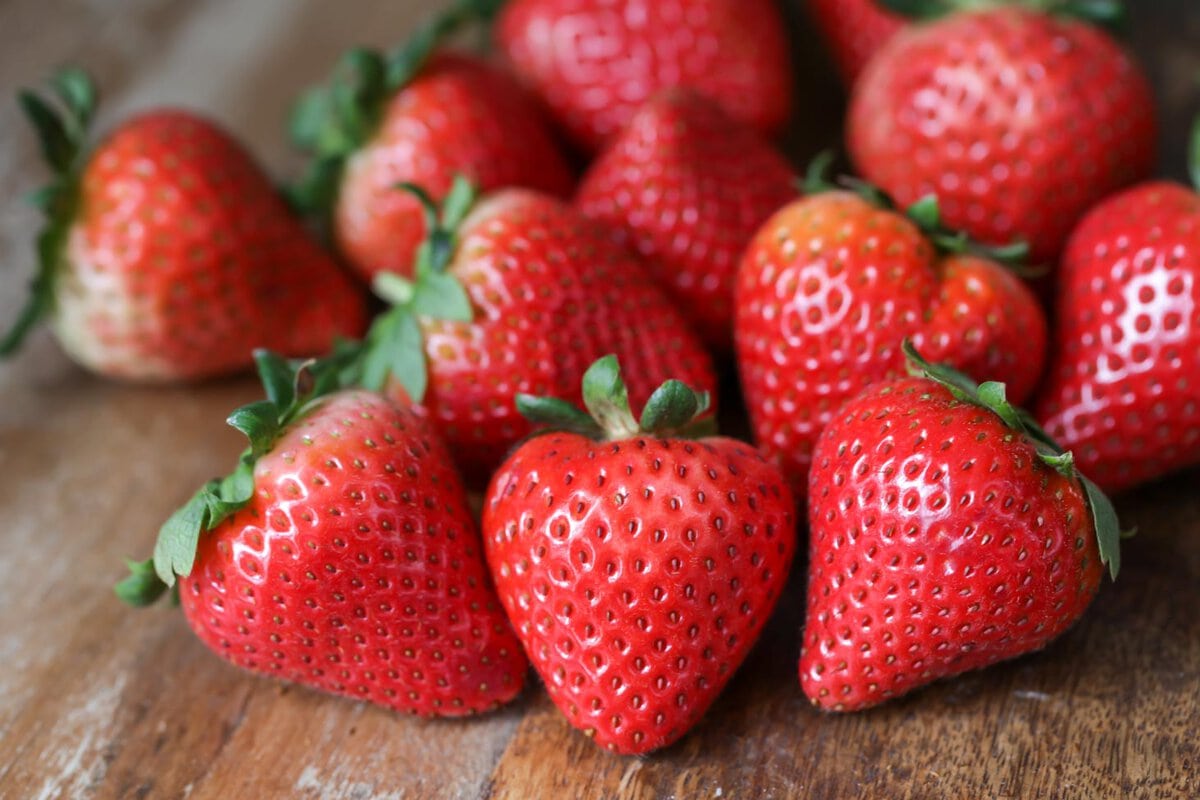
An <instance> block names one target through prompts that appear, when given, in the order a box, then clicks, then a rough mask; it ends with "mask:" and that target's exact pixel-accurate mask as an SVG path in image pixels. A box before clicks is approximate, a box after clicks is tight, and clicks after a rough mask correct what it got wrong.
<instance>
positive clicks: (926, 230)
mask: <svg viewBox="0 0 1200 800" xmlns="http://www.w3.org/2000/svg"><path fill="white" fill-rule="evenodd" d="M833 161H834V154H833V152H832V151H829V150H826V151H824V152H822V153H820V154H819V155H817V157H816V158H814V159H813V161H812V163H811V164H810V165H809V167H808V171H807V172H806V173H805V177H804V180H803V181H802V182H801V186H800V188H801V190H802V191H803V192H804V194H806V195H814V194H822V193H824V192H844V191H847V190H849V191H851V192H854V193H855V194H857V195H858V196H859V197H861V198H862V199H863V200H865V201H866V202H868V203H870V204H871V205H873V206H875V207H876V208H879V209H882V210H884V211H894V212H896V213H901V210H900V207H899V206H898V205H897V203H896V201H895V200H893V199H892V198H891V196H889V195H888V194H887V193H886V192H884V191H883V190H882V189H880V188H879V187H878V186H875V185H874V184H872V183H868V182H867V181H864V180H862V179H861V178H855V177H852V176H849V175H843V176H840V177H838V178H837V179H836V180H834V179H832V178H831V177H830V173H831V167H832V166H833ZM902 213H903V215H904V216H905V217H906V218H908V220H909V221H910V222H912V223H913V224H914V225H916V226H917V228H918V229H919V230H920V231H921V233H922V234H924V235H925V237H926V238H927V239H929V241H930V242H932V243H933V245H934V247H935V248H937V251H938V252H939V253H942V254H943V255H946V254H970V255H974V256H978V257H980V258H986V259H988V260H989V261H994V262H996V263H998V264H1001V265H1003V266H1004V267H1006V268H1007V269H1008V270H1009V271H1010V272H1012V273H1014V274H1016V275H1019V276H1020V277H1023V278H1038V277H1041V276H1043V275H1045V274H1046V272H1047V268H1046V267H1032V266H1028V265H1027V264H1026V263H1025V262H1026V259H1028V257H1029V245H1028V244H1027V243H1026V242H1023V241H1016V242H1013V243H1011V244H1006V245H999V246H995V245H986V244H983V243H982V242H977V241H975V240H974V239H972V238H971V237H969V236H968V235H967V234H966V232H965V231H956V230H951V229H950V228H947V227H946V226H945V225H944V224H943V223H942V212H941V208H940V206H939V204H938V199H937V195H934V194H929V195H925V196H924V197H922V198H921V199H919V200H917V202H915V203H913V204H912V205H910V206H909V207H908V208H907V209H904V210H903V212H902Z"/></svg>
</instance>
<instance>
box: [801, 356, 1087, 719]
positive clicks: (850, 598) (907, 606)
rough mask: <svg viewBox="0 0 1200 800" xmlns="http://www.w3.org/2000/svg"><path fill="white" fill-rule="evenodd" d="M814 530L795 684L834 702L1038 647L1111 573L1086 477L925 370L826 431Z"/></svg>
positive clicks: (813, 499)
mask: <svg viewBox="0 0 1200 800" xmlns="http://www.w3.org/2000/svg"><path fill="white" fill-rule="evenodd" d="M809 530H810V540H809V581H808V612H807V618H806V623H805V629H804V637H803V646H802V649H801V655H800V683H801V686H802V687H803V689H804V692H805V694H806V695H808V697H809V699H810V700H811V701H812V702H813V703H814V704H815V705H816V706H818V707H819V708H822V709H825V710H832V711H853V710H857V709H862V708H867V707H869V706H872V705H876V704H878V703H881V702H883V701H885V700H887V699H889V698H892V697H897V696H899V695H902V694H904V693H905V692H908V691H910V690H912V689H915V688H917V687H919V686H922V685H924V684H927V683H929V682H931V681H934V680H937V679H939V678H944V677H949V676H951V675H956V674H959V673H961V672H965V671H967V670H972V669H978V668H981V667H985V666H987V665H989V664H993V663H996V662H998V661H1002V660H1005V659H1009V658H1014V657H1016V656H1019V655H1022V654H1024V653H1028V652H1031V651H1034V650H1038V649H1040V648H1042V647H1044V646H1045V645H1046V644H1047V643H1048V642H1050V641H1051V640H1052V639H1054V638H1055V637H1057V636H1058V635H1059V634H1061V633H1062V632H1063V631H1065V630H1066V629H1067V628H1069V627H1070V626H1071V625H1072V624H1073V623H1074V622H1075V621H1076V620H1077V619H1078V618H1079V616H1080V615H1081V614H1083V612H1084V610H1085V609H1086V608H1087V606H1088V604H1089V603H1090V602H1091V600H1092V598H1093V597H1094V596H1095V594H1096V591H1097V590H1098V588H1099V585H1100V580H1101V577H1102V574H1103V569H1102V567H1101V563H1100V558H1099V553H1098V550H1097V545H1096V537H1095V534H1094V531H1093V530H1092V525H1091V518H1090V515H1089V512H1088V508H1087V501H1086V499H1085V498H1084V495H1083V491H1082V489H1081V488H1080V486H1079V485H1078V484H1077V483H1076V482H1075V481H1074V480H1073V479H1068V478H1065V477H1063V476H1062V475H1060V474H1059V473H1058V472H1056V471H1055V470H1053V469H1052V468H1050V467H1048V466H1046V465H1045V464H1044V463H1043V462H1042V461H1041V460H1040V459H1039V458H1038V457H1037V454H1036V451H1035V450H1034V448H1033V446H1032V445H1031V444H1029V443H1028V442H1027V441H1026V440H1025V439H1024V438H1023V437H1021V436H1018V435H1016V434H1014V432H1013V431H1012V430H1011V429H1009V428H1008V427H1006V426H1005V425H1004V423H1003V422H1002V421H1001V420H1000V418H999V417H998V416H996V415H995V414H993V413H991V412H990V411H986V410H983V409H981V408H979V407H977V406H974V405H972V404H966V403H962V402H960V401H958V400H956V399H954V398H953V396H952V395H951V394H950V393H949V391H948V390H946V389H945V388H944V387H942V386H940V385H939V384H935V383H933V382H932V381H927V380H924V379H915V378H909V379H903V380H899V381H894V382H888V383H883V384H877V385H876V386H873V387H871V388H870V389H868V390H866V391H865V392H864V393H863V394H862V395H860V396H859V397H858V398H856V399H855V400H853V401H852V402H850V403H849V404H847V405H846V406H845V407H844V408H843V409H842V410H841V411H840V412H839V413H838V414H837V415H836V417H835V418H834V420H833V421H832V422H831V423H830V424H829V426H828V427H827V428H826V429H825V431H824V432H823V433H822V434H821V437H820V440H819V441H818V443H817V447H816V451H815V453H814V457H813V470H812V473H811V476H810V486H809Z"/></svg>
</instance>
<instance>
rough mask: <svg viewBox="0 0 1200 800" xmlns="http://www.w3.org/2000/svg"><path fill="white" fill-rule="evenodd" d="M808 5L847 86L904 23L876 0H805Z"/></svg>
mask: <svg viewBox="0 0 1200 800" xmlns="http://www.w3.org/2000/svg"><path fill="white" fill-rule="evenodd" d="M808 7H809V11H810V12H811V14H812V17H813V20H814V21H815V22H816V23H817V27H818V29H819V30H820V32H821V35H822V37H823V38H824V39H825V42H826V45H827V46H828V47H829V49H830V52H831V53H832V54H833V58H834V62H835V63H836V64H837V68H838V71H839V72H840V73H841V76H842V80H843V81H844V82H845V84H846V85H847V86H853V85H854V81H855V80H856V79H857V78H858V76H859V74H861V73H862V71H863V68H864V67H865V66H866V65H867V62H868V61H870V60H871V56H873V55H875V53H876V51H878V50H879V49H880V48H881V47H883V45H884V44H886V43H887V42H888V40H890V39H891V38H892V37H893V36H895V35H896V33H897V32H898V31H899V30H900V29H901V28H903V27H904V26H905V24H906V23H907V20H906V19H905V18H904V17H903V16H901V15H900V14H897V13H895V12H894V11H890V10H889V9H887V8H885V7H884V6H883V5H882V4H881V3H880V2H879V0H808Z"/></svg>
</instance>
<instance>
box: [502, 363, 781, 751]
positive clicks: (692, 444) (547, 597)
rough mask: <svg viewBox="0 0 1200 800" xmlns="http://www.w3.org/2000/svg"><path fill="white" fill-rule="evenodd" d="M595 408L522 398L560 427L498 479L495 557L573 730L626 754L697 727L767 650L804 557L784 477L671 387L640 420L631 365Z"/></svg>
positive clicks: (685, 391) (600, 377)
mask: <svg viewBox="0 0 1200 800" xmlns="http://www.w3.org/2000/svg"><path fill="white" fill-rule="evenodd" d="M582 384H583V385H582V397H583V401H584V404H585V406H586V408H587V412H586V413H585V412H584V411H582V410H580V409H579V408H577V407H576V406H574V405H573V404H571V403H568V402H566V401H564V400H562V399H560V398H549V397H534V396H530V395H519V396H518V398H517V405H518V407H519V408H520V409H521V411H522V413H524V414H525V415H526V416H528V417H529V419H530V420H532V421H533V422H535V423H537V424H538V425H539V426H542V427H543V430H541V431H539V432H538V433H536V434H535V435H533V436H532V437H531V438H529V439H527V440H526V441H525V442H524V443H523V444H521V445H520V446H519V447H518V448H517V449H516V450H515V452H513V454H512V455H511V456H509V458H508V460H507V461H505V463H504V464H503V465H502V466H501V467H500V469H499V470H498V471H497V472H496V474H495V477H494V478H493V479H492V483H491V485H490V486H489V488H488V491H487V495H486V498H485V501H484V510H483V525H482V528H483V535H484V547H485V550H486V553H487V561H488V565H489V567H490V569H491V572H492V576H493V578H494V580H495V582H496V588H497V591H498V593H499V595H500V601H501V603H502V604H503V606H504V609H505V611H506V612H507V613H508V616H509V619H510V620H512V623H513V625H514V627H515V628H516V631H517V635H518V637H519V638H520V639H521V641H522V644H523V645H524V647H525V652H526V653H527V654H528V656H529V659H530V661H531V662H532V663H533V665H534V668H535V669H536V670H537V671H538V674H539V675H541V677H542V680H543V682H544V683H545V686H546V690H547V692H549V694H550V697H551V699H552V700H553V701H554V703H555V705H557V706H558V708H559V709H560V710H561V711H562V712H563V714H564V715H566V717H567V720H568V721H569V722H570V723H571V724H572V725H573V726H574V727H576V728H578V729H579V730H581V731H583V732H584V733H585V734H586V735H588V736H589V737H591V738H593V739H594V740H595V742H596V743H597V744H598V745H600V746H602V747H605V748H608V749H610V750H614V751H616V752H618V753H625V754H642V753H648V752H650V751H652V750H656V749H658V748H661V747H665V746H667V745H669V744H671V743H672V742H674V741H676V740H677V739H679V738H680V737H681V736H683V735H684V734H685V733H687V731H688V730H689V729H690V728H692V727H693V726H694V725H695V724H696V723H697V721H698V720H699V719H700V717H701V716H702V715H703V714H704V712H705V711H706V710H707V709H708V707H709V706H710V705H711V704H712V702H713V701H714V700H715V699H716V697H717V695H719V694H720V692H721V690H722V688H723V687H724V686H725V684H726V683H727V682H728V681H729V679H730V678H731V677H732V676H733V674H734V672H735V671H736V670H737V668H738V666H739V665H740V664H741V663H742V661H743V660H744V659H745V657H746V655H747V653H748V652H749V651H750V648H751V647H752V646H753V645H754V642H755V640H756V639H757V638H758V635H759V633H760V632H761V631H762V628H763V625H764V624H765V623H766V621H767V619H768V618H769V617H770V615H771V611H772V609H773V608H774V606H775V603H776V601H777V600H778V599H779V596H780V593H781V592H782V591H783V587H784V584H785V582H786V580H787V575H788V569H789V567H790V564H791V560H792V555H793V551H794V549H795V537H796V534H795V520H794V512H793V508H794V506H793V499H792V495H791V492H790V491H789V489H788V486H787V482H786V480H785V479H784V477H783V475H782V474H781V473H780V472H779V470H777V469H776V468H775V467H773V466H771V465H770V464H769V463H767V462H766V461H765V460H764V459H763V458H762V456H761V455H759V454H758V452H756V451H755V450H754V449H753V448H752V447H750V446H749V445H746V444H744V443H742V442H738V441H735V440H733V439H727V438H723V437H719V436H716V435H714V434H712V433H711V432H710V430H711V427H712V426H711V424H710V423H708V421H707V419H706V417H705V411H706V409H707V404H708V398H707V395H706V394H705V393H704V392H703V391H697V390H695V389H693V388H691V387H689V386H687V385H686V384H685V383H683V382H681V381H678V380H669V381H667V382H665V383H663V384H662V385H661V386H659V388H658V389H656V390H655V391H654V393H653V394H652V395H651V396H650V398H649V399H648V400H647V401H646V403H645V405H644V407H643V408H642V411H641V416H640V417H634V415H633V413H632V411H631V408H630V402H629V399H630V398H629V391H628V389H627V387H626V385H625V382H624V381H623V380H622V377H621V370H620V366H619V363H618V360H617V357H616V356H614V355H609V356H606V357H604V358H601V359H600V360H598V361H596V362H595V363H594V364H592V365H591V366H590V367H589V368H588V370H587V372H586V373H585V374H584V376H583V381H582Z"/></svg>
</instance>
